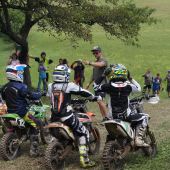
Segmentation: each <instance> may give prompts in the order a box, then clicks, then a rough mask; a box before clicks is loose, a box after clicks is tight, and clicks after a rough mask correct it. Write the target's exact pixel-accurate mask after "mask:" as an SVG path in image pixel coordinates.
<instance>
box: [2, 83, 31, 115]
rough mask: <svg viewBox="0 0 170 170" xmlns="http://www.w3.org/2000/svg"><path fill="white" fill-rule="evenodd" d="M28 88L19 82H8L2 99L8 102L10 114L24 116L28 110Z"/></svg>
mask: <svg viewBox="0 0 170 170" xmlns="http://www.w3.org/2000/svg"><path fill="white" fill-rule="evenodd" d="M26 90H27V86H26V85H25V84H23V83H20V82H17V81H10V82H8V83H7V84H6V85H5V86H4V87H3V90H2V98H3V99H4V100H5V101H6V105H7V108H8V110H7V111H8V113H17V114H19V115H20V116H22V115H23V116H24V115H25V114H26V112H27V111H28V110H27V106H28V103H27V100H26V98H25V96H24V93H25V91H26Z"/></svg>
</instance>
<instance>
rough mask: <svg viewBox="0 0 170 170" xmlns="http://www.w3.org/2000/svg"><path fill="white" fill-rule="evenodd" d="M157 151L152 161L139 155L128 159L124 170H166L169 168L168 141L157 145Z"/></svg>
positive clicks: (169, 151) (169, 146) (169, 145)
mask: <svg viewBox="0 0 170 170" xmlns="http://www.w3.org/2000/svg"><path fill="white" fill-rule="evenodd" d="M158 148H159V151H158V154H157V156H156V157H155V158H154V159H150V158H149V159H148V158H147V157H145V158H144V157H143V156H142V155H141V154H134V155H130V157H128V161H127V162H128V163H127V164H126V166H125V170H135V169H138V170H168V169H169V168H170V158H169V155H170V141H169V140H166V141H164V142H163V143H161V144H160V145H158Z"/></svg>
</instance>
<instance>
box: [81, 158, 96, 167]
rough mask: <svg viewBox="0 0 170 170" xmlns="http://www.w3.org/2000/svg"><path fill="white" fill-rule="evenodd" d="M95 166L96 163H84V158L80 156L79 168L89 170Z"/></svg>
mask: <svg viewBox="0 0 170 170" xmlns="http://www.w3.org/2000/svg"><path fill="white" fill-rule="evenodd" d="M94 166H96V163H95V162H94V161H90V160H88V161H85V158H84V156H80V167H81V168H91V167H94Z"/></svg>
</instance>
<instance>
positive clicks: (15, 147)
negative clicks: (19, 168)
mask: <svg viewBox="0 0 170 170" xmlns="http://www.w3.org/2000/svg"><path fill="white" fill-rule="evenodd" d="M19 151H20V145H19V139H18V137H17V135H16V134H14V133H6V134H5V135H4V136H3V137H2V139H1V142H0V154H1V157H2V158H3V159H4V160H6V161H8V160H13V159H15V158H16V157H17V156H18V154H19Z"/></svg>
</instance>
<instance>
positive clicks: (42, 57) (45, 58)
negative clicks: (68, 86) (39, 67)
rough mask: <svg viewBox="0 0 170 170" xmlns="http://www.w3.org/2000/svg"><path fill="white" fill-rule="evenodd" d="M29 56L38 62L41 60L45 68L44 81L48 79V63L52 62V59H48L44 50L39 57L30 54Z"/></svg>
mask: <svg viewBox="0 0 170 170" xmlns="http://www.w3.org/2000/svg"><path fill="white" fill-rule="evenodd" d="M30 58H33V59H35V61H36V62H38V63H40V62H41V61H43V63H44V66H45V68H46V82H48V79H49V65H50V64H51V63H53V60H51V59H48V58H47V57H46V53H45V52H44V51H43V52H41V58H39V57H32V56H30Z"/></svg>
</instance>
